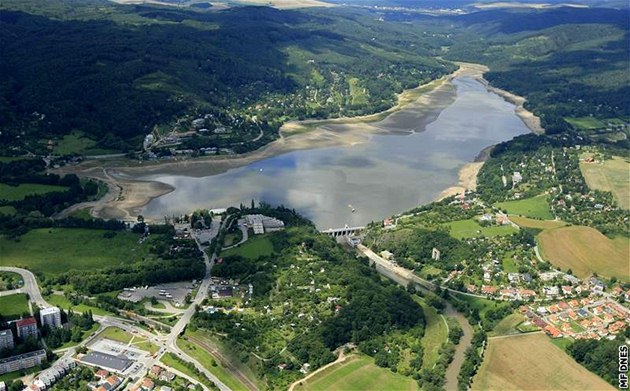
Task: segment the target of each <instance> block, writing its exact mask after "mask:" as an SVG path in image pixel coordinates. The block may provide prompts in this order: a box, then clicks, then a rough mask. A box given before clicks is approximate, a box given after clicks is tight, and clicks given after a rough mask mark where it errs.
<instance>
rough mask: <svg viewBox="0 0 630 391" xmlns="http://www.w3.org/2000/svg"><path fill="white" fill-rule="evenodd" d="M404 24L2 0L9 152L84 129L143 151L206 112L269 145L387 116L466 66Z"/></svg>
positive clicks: (350, 17)
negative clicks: (319, 125) (320, 121)
mask: <svg viewBox="0 0 630 391" xmlns="http://www.w3.org/2000/svg"><path fill="white" fill-rule="evenodd" d="M402 27H403V26H400V25H396V24H384V23H380V22H378V21H377V20H376V19H375V18H374V16H373V15H370V14H368V13H367V12H359V11H352V10H343V9H336V10H310V11H306V10H305V11H279V10H275V9H272V8H268V7H244V8H236V9H231V10H226V11H222V12H195V11H192V10H180V9H176V8H173V7H163V8H160V7H149V6H122V5H117V4H114V3H110V2H106V1H81V2H79V1H74V0H51V1H46V2H42V1H36V0H19V1H18V0H7V1H3V2H2V4H0V47H1V48H2V55H1V56H0V113H1V115H0V118H2V119H1V120H0V121H2V123H1V125H2V128H3V131H2V133H1V134H0V145H1V147H0V152H2V153H5V154H6V153H23V152H24V151H25V150H28V151H32V152H43V151H44V152H45V146H46V142H47V141H48V139H53V140H58V139H61V138H62V137H63V136H64V135H67V134H70V133H72V132H74V133H73V134H75V135H76V137H78V138H85V140H83V141H84V142H85V143H86V144H89V145H90V146H91V148H92V149H94V150H98V151H101V152H102V151H126V150H130V149H139V148H140V146H141V145H142V139H143V137H144V136H145V135H146V134H147V133H149V132H151V131H152V130H153V129H154V128H155V127H156V126H158V128H159V130H161V131H164V132H167V131H171V130H177V131H188V130H191V129H190V120H191V119H193V118H195V116H198V115H200V114H207V113H209V114H211V115H213V116H214V118H216V122H217V123H216V126H217V127H219V126H225V127H228V128H229V129H230V130H233V133H232V136H231V137H233V138H234V140H233V141H234V144H238V143H239V142H240V144H243V142H245V144H247V141H248V140H250V139H251V138H249V137H248V136H249V132H254V131H252V129H251V128H252V127H254V126H250V125H251V124H252V123H257V124H259V125H260V124H262V128H263V129H265V130H266V131H267V132H266V134H265V138H264V139H263V140H262V142H268V141H269V140H270V139H273V138H274V137H275V135H274V134H268V133H274V132H275V131H277V128H278V126H279V125H280V124H281V123H282V122H283V121H284V120H286V119H291V118H307V117H329V116H339V115H360V114H365V113H371V112H375V111H380V110H383V109H385V108H387V107H389V106H391V105H392V104H393V103H394V99H395V93H396V92H400V91H402V90H403V89H405V88H410V87H413V86H416V85H418V84H419V83H422V82H426V81H428V80H431V79H435V78H437V77H439V76H441V75H443V74H445V73H447V72H450V71H452V70H453V69H454V68H453V66H452V65H450V64H447V63H445V62H443V61H440V60H436V59H433V56H434V55H435V54H436V53H437V50H438V47H433V46H431V45H432V44H431V43H430V42H429V41H430V40H428V39H426V38H425V37H423V35H422V33H421V32H420V31H411V32H408V33H405V34H402V33H401V31H402ZM445 64H446V65H445ZM254 118H255V119H254ZM210 130H212V129H210ZM254 134H258V129H257V128H256V129H255V132H254ZM252 138H253V137H252ZM14 147H18V148H19V149H17V150H16V149H15V148H14ZM2 148H3V149H4V150H1V149H2Z"/></svg>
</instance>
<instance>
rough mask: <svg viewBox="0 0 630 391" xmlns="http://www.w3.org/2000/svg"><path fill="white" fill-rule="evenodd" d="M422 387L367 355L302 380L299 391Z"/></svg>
mask: <svg viewBox="0 0 630 391" xmlns="http://www.w3.org/2000/svg"><path fill="white" fill-rule="evenodd" d="M382 389H387V390H388V391H399V390H410V391H411V390H418V385H417V383H416V382H415V381H414V380H413V379H411V378H409V377H405V376H402V375H399V374H396V373H393V372H392V371H390V370H389V369H385V368H381V367H378V366H376V365H375V364H374V359H372V358H371V357H367V356H351V357H348V358H347V359H346V360H345V361H344V362H342V363H338V364H335V365H332V366H330V367H328V368H326V369H324V370H323V371H321V372H318V373H317V374H315V376H313V377H311V378H309V379H308V380H305V381H302V382H300V383H299V384H298V385H297V386H296V387H295V388H294V390H295V391H353V390H357V391H358V390H382Z"/></svg>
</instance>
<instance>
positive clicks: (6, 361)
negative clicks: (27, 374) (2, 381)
mask: <svg viewBox="0 0 630 391" xmlns="http://www.w3.org/2000/svg"><path fill="white" fill-rule="evenodd" d="M44 361H46V351H45V350H44V349H41V350H36V351H34V352H29V353H24V354H19V355H17V356H12V357H7V358H3V359H1V360H0V375H3V374H5V373H8V372H15V371H21V370H22V369H27V368H32V367H34V366H36V365H41V363H43V362H44Z"/></svg>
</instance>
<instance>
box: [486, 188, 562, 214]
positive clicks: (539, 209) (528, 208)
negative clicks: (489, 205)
mask: <svg viewBox="0 0 630 391" xmlns="http://www.w3.org/2000/svg"><path fill="white" fill-rule="evenodd" d="M494 206H495V207H497V208H499V209H502V210H505V211H507V213H508V214H509V215H520V216H525V217H532V218H535V219H543V220H551V219H553V216H552V215H551V212H550V211H549V202H548V200H547V196H546V195H544V194H543V195H539V196H536V197H532V198H525V199H523V200H516V201H506V202H498V203H496V204H494Z"/></svg>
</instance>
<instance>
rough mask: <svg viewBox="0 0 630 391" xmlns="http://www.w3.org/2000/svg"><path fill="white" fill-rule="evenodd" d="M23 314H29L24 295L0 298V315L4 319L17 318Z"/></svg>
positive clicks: (17, 294) (18, 294)
mask: <svg viewBox="0 0 630 391" xmlns="http://www.w3.org/2000/svg"><path fill="white" fill-rule="evenodd" d="M25 312H29V309H28V298H27V296H26V294H25V293H16V294H15V295H9V296H0V314H2V316H3V317H4V318H5V319H16V318H19V317H20V315H22V314H23V313H25Z"/></svg>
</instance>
